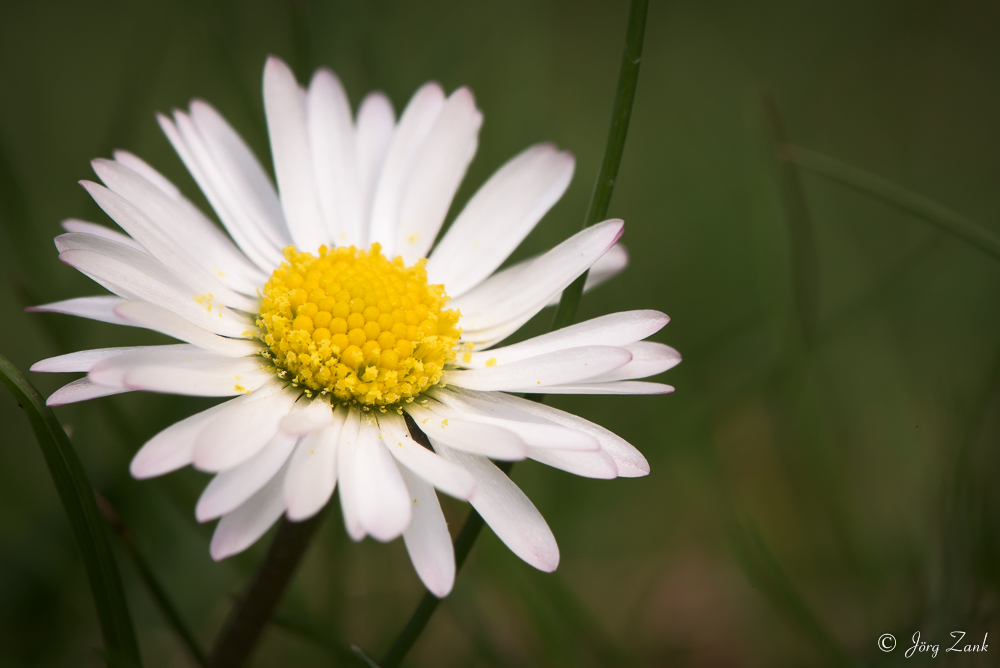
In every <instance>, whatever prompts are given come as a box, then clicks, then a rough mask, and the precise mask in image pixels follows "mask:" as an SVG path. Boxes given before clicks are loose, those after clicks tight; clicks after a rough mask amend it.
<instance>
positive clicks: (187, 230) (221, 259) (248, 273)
mask: <svg viewBox="0 0 1000 668" xmlns="http://www.w3.org/2000/svg"><path fill="white" fill-rule="evenodd" d="M175 132H176V130H175ZM114 156H115V162H118V163H120V164H122V165H124V166H125V167H128V168H129V169H131V170H132V171H133V172H135V173H136V174H138V175H139V176H141V177H143V178H144V179H146V180H147V181H149V182H150V183H152V184H153V185H154V186H156V187H157V188H159V189H160V190H161V191H162V192H163V193H165V194H166V195H167V196H168V197H169V198H170V199H171V200H174V201H175V202H176V206H175V207H174V208H173V210H172V213H171V217H170V225H169V226H168V227H167V228H166V229H168V230H170V233H171V234H172V235H173V237H174V239H175V240H176V241H177V243H178V244H180V245H181V247H182V248H184V249H185V250H186V251H187V252H188V253H190V254H191V255H192V256H193V257H194V258H195V259H197V260H199V261H200V262H201V263H202V266H204V267H206V268H208V269H209V271H211V272H212V273H213V274H214V275H216V276H218V277H219V280H221V281H222V282H223V283H225V284H226V285H228V286H229V287H230V288H232V289H234V290H238V291H240V292H242V293H243V294H246V295H251V296H253V295H255V294H256V292H255V288H256V286H259V285H263V283H264V281H265V280H266V278H267V276H265V275H264V274H263V273H261V271H260V269H258V268H257V266H256V265H254V264H253V263H252V262H251V261H250V260H248V259H247V257H246V256H245V255H244V254H243V253H242V252H241V251H240V250H239V248H237V247H236V245H235V244H233V242H232V241H231V240H230V239H229V237H227V236H226V235H225V233H223V232H222V231H221V230H220V229H219V228H218V227H217V226H216V225H215V224H214V223H213V222H212V221H210V220H209V219H208V218H207V217H206V216H205V214H203V213H202V212H201V211H200V210H199V209H198V207H196V206H195V205H194V204H192V203H191V202H190V201H188V199H187V198H185V197H184V196H183V195H182V194H181V192H180V190H178V189H177V186H175V185H174V184H173V183H171V182H170V181H168V180H167V178H166V177H164V176H163V175H162V174H160V173H159V172H158V171H156V170H155V169H153V168H152V167H150V166H149V165H148V164H146V163H145V162H144V161H143V160H142V159H140V158H138V157H137V156H134V155H132V154H131V153H129V152H127V151H115V152H114ZM272 190H273V189H272Z"/></svg>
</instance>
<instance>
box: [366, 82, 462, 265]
mask: <svg viewBox="0 0 1000 668" xmlns="http://www.w3.org/2000/svg"><path fill="white" fill-rule="evenodd" d="M444 103H445V98H444V91H442V90H441V86H439V85H438V84H436V83H428V84H425V85H424V86H422V87H421V88H420V89H419V90H418V91H417V92H416V93H414V94H413V97H412V98H411V99H410V102H409V104H407V105H406V109H404V110H403V115H402V116H401V117H400V119H399V124H398V125H397V126H396V131H395V132H394V133H393V136H392V142H391V143H390V144H389V149H388V152H387V153H386V156H385V162H384V164H383V166H382V171H381V173H380V174H379V180H378V185H377V186H376V188H375V198H374V200H373V202H372V216H371V227H370V228H369V230H368V236H369V239H368V240H369V242H376V241H377V242H379V243H380V244H382V252H383V253H385V254H386V255H387V256H389V257H392V254H393V253H394V252H395V251H394V249H393V247H392V245H393V242H394V241H395V239H396V228H397V227H398V225H399V212H400V206H401V205H402V202H403V197H404V195H405V194H406V186H407V184H408V183H409V182H410V177H411V176H412V175H413V170H414V168H415V167H416V164H417V158H418V157H419V156H420V151H421V149H423V147H424V142H425V141H426V140H427V136H428V135H429V134H430V132H431V128H432V127H433V126H434V121H436V120H437V117H438V115H439V114H440V113H441V110H442V109H443V108H444Z"/></svg>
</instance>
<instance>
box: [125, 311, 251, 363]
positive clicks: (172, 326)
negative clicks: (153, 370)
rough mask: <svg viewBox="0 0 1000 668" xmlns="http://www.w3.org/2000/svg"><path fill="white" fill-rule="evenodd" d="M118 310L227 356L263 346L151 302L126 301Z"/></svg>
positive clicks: (139, 324)
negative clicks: (210, 328)
mask: <svg viewBox="0 0 1000 668" xmlns="http://www.w3.org/2000/svg"><path fill="white" fill-rule="evenodd" d="M115 313H117V314H118V315H120V316H121V317H122V318H123V319H125V320H128V321H129V322H130V323H131V324H133V325H135V326H137V327H145V328H146V329H152V330H154V331H157V332H161V333H163V334H166V335H167V336H172V337H174V338H175V339H180V340H181V341H185V342H187V343H191V344H194V345H196V346H198V347H199V348H204V349H205V350H208V351H211V352H213V353H216V354H218V355H222V356H224V357H248V356H250V355H257V354H259V353H260V352H261V351H262V350H263V349H264V346H263V344H262V343H261V342H260V341H258V340H247V339H230V338H227V337H224V336H218V335H217V334H213V333H211V332H209V331H208V330H205V329H202V328H201V327H199V326H197V325H195V324H193V323H191V322H189V321H187V320H185V319H184V318H182V317H180V316H179V315H177V314H176V313H173V312H172V311H168V310H167V309H165V308H161V307H159V306H154V305H153V304H150V303H148V302H124V303H122V304H119V305H118V306H117V307H116V308H115Z"/></svg>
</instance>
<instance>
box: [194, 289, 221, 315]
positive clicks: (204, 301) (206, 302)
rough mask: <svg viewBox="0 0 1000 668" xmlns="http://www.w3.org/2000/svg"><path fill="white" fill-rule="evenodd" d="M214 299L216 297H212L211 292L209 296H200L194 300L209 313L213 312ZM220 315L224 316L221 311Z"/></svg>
mask: <svg viewBox="0 0 1000 668" xmlns="http://www.w3.org/2000/svg"><path fill="white" fill-rule="evenodd" d="M213 299H214V297H213V296H212V293H211V292H209V293H208V294H204V295H198V296H197V297H195V298H194V300H195V301H196V302H198V303H199V304H201V305H202V306H204V307H205V309H206V310H207V311H208V312H209V313H211V312H212V300H213ZM219 315H222V312H221V311H220V312H219Z"/></svg>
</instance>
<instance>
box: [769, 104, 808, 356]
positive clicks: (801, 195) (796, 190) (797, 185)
mask: <svg viewBox="0 0 1000 668" xmlns="http://www.w3.org/2000/svg"><path fill="white" fill-rule="evenodd" d="M761 107H762V112H763V115H764V123H765V125H766V126H767V130H768V136H769V137H770V140H771V150H772V152H773V153H774V157H775V160H776V162H777V167H778V180H779V183H780V188H781V200H782V205H783V207H784V209H785V218H786V220H787V222H788V234H789V240H790V241H791V246H792V275H793V279H794V280H793V285H792V288H793V294H794V301H795V312H796V315H797V320H798V323H799V327H800V330H801V332H802V336H803V338H804V340H805V341H806V342H807V343H808V342H810V341H812V340H813V339H814V338H815V336H816V332H817V331H818V330H819V304H820V295H819V285H820V280H819V261H818V252H817V250H816V234H815V232H814V230H813V224H812V216H811V215H810V214H809V205H808V203H807V201H806V196H805V191H804V190H803V188H802V180H801V179H800V178H799V171H798V168H797V166H796V165H795V164H794V163H793V162H791V161H790V160H789V158H788V156H789V143H788V137H787V135H786V133H785V123H784V121H783V120H782V118H781V114H780V113H779V112H778V105H777V103H776V102H775V100H774V96H773V95H771V93H770V92H767V91H765V92H764V93H763V94H762V95H761Z"/></svg>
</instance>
